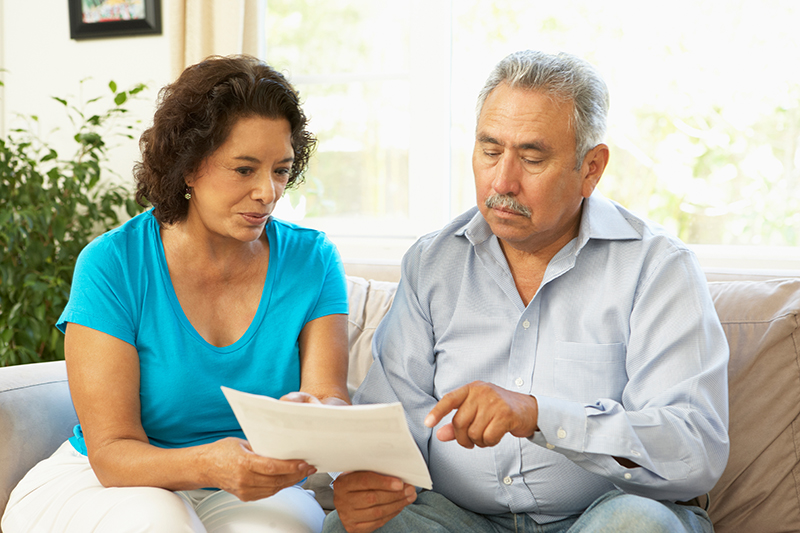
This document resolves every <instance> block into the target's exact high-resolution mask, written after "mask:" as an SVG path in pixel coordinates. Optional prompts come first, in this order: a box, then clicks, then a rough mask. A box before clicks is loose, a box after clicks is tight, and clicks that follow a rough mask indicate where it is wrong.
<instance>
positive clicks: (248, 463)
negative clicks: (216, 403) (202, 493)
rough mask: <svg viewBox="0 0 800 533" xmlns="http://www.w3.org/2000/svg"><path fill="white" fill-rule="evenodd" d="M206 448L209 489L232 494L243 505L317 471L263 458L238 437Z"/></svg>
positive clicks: (301, 464)
mask: <svg viewBox="0 0 800 533" xmlns="http://www.w3.org/2000/svg"><path fill="white" fill-rule="evenodd" d="M203 448H205V450H204V456H205V459H206V461H204V463H205V464H208V467H207V472H206V475H207V477H208V481H209V483H208V486H209V487H216V488H220V489H223V490H225V491H227V492H230V493H231V494H233V495H234V496H236V497H237V498H239V499H240V500H242V501H244V502H247V501H253V500H260V499H262V498H266V497H268V496H272V495H273V494H276V493H277V492H278V491H280V490H281V489H285V488H286V487H290V486H292V485H296V484H297V483H299V482H300V481H302V480H303V478H306V477H308V476H310V475H311V474H313V473H315V472H316V471H317V469H316V468H314V467H313V466H311V465H309V464H308V463H306V462H305V461H301V460H286V461H284V460H279V459H270V458H269V457H262V456H260V455H258V454H256V453H255V452H253V450H252V448H250V444H248V442H247V441H246V440H242V439H237V438H235V437H228V438H225V439H222V440H219V441H217V442H214V443H212V444H207V445H204V446H203Z"/></svg>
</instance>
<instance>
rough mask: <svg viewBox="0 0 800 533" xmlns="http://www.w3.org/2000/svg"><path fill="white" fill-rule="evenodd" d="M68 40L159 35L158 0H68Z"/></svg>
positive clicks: (159, 4) (159, 12) (159, 13)
mask: <svg viewBox="0 0 800 533" xmlns="http://www.w3.org/2000/svg"><path fill="white" fill-rule="evenodd" d="M68 2H69V35H70V38H71V39H76V40H82V39H100V38H108V37H128V36H131V35H158V34H161V0H68Z"/></svg>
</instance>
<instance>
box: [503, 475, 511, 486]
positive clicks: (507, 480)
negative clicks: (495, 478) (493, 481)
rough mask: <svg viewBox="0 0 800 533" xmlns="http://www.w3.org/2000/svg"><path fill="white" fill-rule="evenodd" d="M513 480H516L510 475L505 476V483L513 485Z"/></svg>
mask: <svg viewBox="0 0 800 533" xmlns="http://www.w3.org/2000/svg"><path fill="white" fill-rule="evenodd" d="M513 482H514V481H513V480H512V479H511V478H510V477H508V476H506V477H504V478H503V483H505V484H506V485H511V484H512V483H513Z"/></svg>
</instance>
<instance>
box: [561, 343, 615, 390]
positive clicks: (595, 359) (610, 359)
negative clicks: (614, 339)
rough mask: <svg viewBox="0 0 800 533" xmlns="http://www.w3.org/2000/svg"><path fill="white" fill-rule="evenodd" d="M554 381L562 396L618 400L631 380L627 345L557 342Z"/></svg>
mask: <svg viewBox="0 0 800 533" xmlns="http://www.w3.org/2000/svg"><path fill="white" fill-rule="evenodd" d="M555 348H556V358H555V364H554V367H553V381H554V383H553V384H554V386H555V390H556V394H558V395H559V396H560V397H562V398H567V399H570V400H573V401H579V402H584V403H594V402H595V401H596V400H598V399H600V398H609V399H611V400H615V401H617V402H619V401H621V400H622V391H623V389H624V388H625V385H626V384H627V382H628V374H627V372H626V371H625V353H626V352H625V345H624V344H622V343H614V344H585V343H579V342H556V343H555Z"/></svg>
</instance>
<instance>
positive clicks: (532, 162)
mask: <svg viewBox="0 0 800 533" xmlns="http://www.w3.org/2000/svg"><path fill="white" fill-rule="evenodd" d="M522 162H523V163H525V164H526V165H538V164H540V163H541V162H542V160H541V159H527V158H524V157H523V158H522Z"/></svg>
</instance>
